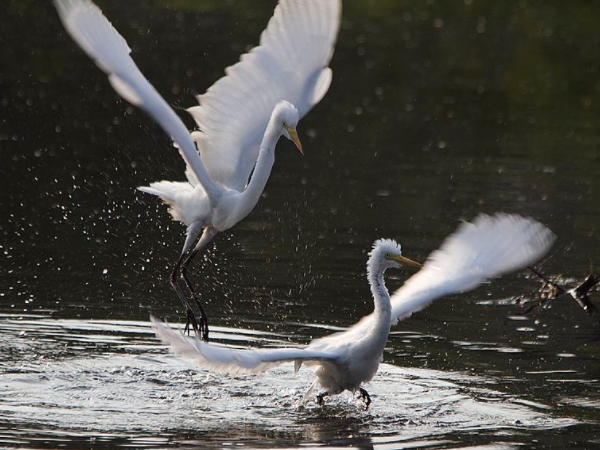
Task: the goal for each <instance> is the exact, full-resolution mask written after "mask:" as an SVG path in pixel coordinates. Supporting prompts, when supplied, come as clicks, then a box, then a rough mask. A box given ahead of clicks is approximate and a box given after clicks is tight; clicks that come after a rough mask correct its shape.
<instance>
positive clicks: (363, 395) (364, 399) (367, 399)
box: [358, 388, 371, 411]
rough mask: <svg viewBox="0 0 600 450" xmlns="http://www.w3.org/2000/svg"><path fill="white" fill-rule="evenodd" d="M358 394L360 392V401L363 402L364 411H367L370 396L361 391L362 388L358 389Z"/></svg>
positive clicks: (363, 390)
mask: <svg viewBox="0 0 600 450" xmlns="http://www.w3.org/2000/svg"><path fill="white" fill-rule="evenodd" d="M358 392H360V398H361V399H362V401H363V402H364V404H365V411H366V410H367V409H369V405H370V404H371V396H370V395H369V393H368V392H367V391H366V390H365V389H363V388H360V389H359V390H358Z"/></svg>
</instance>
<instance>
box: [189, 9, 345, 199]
mask: <svg viewBox="0 0 600 450" xmlns="http://www.w3.org/2000/svg"><path fill="white" fill-rule="evenodd" d="M340 15H341V2H340V0H281V1H280V2H279V4H278V5H277V7H276V8H275V12H274V15H273V17H272V18H271V20H270V21H269V23H268V25H267V28H266V29H265V30H264V31H263V33H262V35H261V38H260V44H259V45H258V46H257V47H255V48H254V49H252V50H251V51H250V52H249V53H247V54H245V55H243V56H242V57H241V60H240V61H239V62H238V63H237V64H235V65H233V66H231V67H229V68H227V69H226V71H225V73H226V76H225V77H223V78H221V79H220V80H218V81H217V82H216V83H215V84H214V85H212V86H211V87H210V88H209V89H208V91H207V92H206V93H205V94H204V95H201V96H199V97H198V101H199V103H200V105H199V106H195V107H192V108H190V109H189V110H188V111H189V112H190V114H191V115H192V116H193V117H194V119H195V120H196V122H197V123H198V126H199V127H200V132H195V133H194V139H195V140H196V142H197V143H198V148H199V149H200V153H201V156H202V160H203V161H204V164H205V165H206V168H207V170H208V172H209V174H210V176H211V177H212V178H213V179H214V180H218V181H220V182H221V183H223V184H225V185H227V186H229V187H232V188H234V189H237V190H242V189H243V188H244V187H245V186H246V184H247V182H248V178H249V176H250V173H251V172H252V169H253V167H254V165H255V163H256V159H257V157H258V148H259V145H260V142H261V140H262V136H263V134H264V132H265V130H266V127H267V123H268V121H269V118H270V115H271V112H272V111H273V108H274V107H275V105H276V104H277V103H278V102H280V101H282V100H287V101H288V102H290V103H292V104H293V105H294V106H296V108H298V112H299V114H300V117H303V116H304V115H305V114H306V113H308V111H309V110H310V109H311V108H312V107H313V106H314V105H315V104H316V103H318V102H319V101H320V100H321V98H323V96H324V95H325V93H326V92H327V90H328V89H329V85H330V83H331V76H332V75H331V69H329V68H328V67H327V66H328V64H329V61H330V59H331V57H332V55H333V49H334V44H335V40H336V37H337V33H338V29H339V24H340Z"/></svg>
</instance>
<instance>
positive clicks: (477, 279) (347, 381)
mask: <svg viewBox="0 0 600 450" xmlns="http://www.w3.org/2000/svg"><path fill="white" fill-rule="evenodd" d="M553 242H554V234H553V233H552V232H551V231H550V230H549V229H548V228H546V227H544V226H543V225H541V224H540V223H538V222H536V221H535V220H533V219H530V218H524V217H521V216H517V215H507V214H496V215H494V216H487V215H480V216H478V217H477V218H476V219H475V221H474V222H473V223H463V224H462V225H460V227H459V228H458V230H457V231H456V232H455V233H454V234H452V235H451V236H449V237H448V238H446V240H445V241H444V243H443V244H442V245H441V247H440V248H439V249H438V250H436V251H434V252H433V253H431V254H430V255H429V257H428V259H427V262H426V263H425V264H424V265H423V268H422V269H421V270H420V271H419V272H418V273H417V274H415V275H413V276H412V277H411V278H410V279H409V280H407V281H406V283H404V285H403V286H402V287H401V288H400V289H398V290H397V291H396V292H395V293H394V295H393V296H392V297H391V299H390V296H389V293H388V291H387V289H386V287H385V284H384V280H383V274H384V272H385V270H386V269H388V268H390V267H397V266H398V263H400V264H404V265H407V264H408V265H410V264H411V262H410V260H407V259H404V258H403V257H402V256H401V252H400V245H398V244H396V243H395V242H394V241H392V240H387V239H382V240H379V241H377V242H375V245H374V247H373V250H372V251H371V253H370V255H369V261H368V263H367V274H368V275H367V276H368V280H369V285H370V286H371V293H372V295H373V300H374V303H375V309H374V312H373V313H372V314H370V315H368V316H366V317H363V318H362V319H361V320H360V321H359V322H358V323H356V324H355V325H353V326H352V327H350V328H349V329H348V330H346V331H344V332H341V333H335V334H332V335H329V336H325V337H323V338H319V339H315V340H313V341H312V342H311V343H310V344H309V345H308V346H306V347H304V348H261V349H258V348H248V349H237V348H233V347H225V346H220V345H211V344H206V343H204V342H201V341H200V340H199V339H197V338H192V337H188V336H185V335H182V334H181V333H179V332H176V331H174V330H173V329H172V328H170V327H169V326H167V325H166V324H165V323H163V322H161V321H159V320H157V319H155V318H154V317H152V316H151V318H150V320H151V322H152V327H153V328H154V331H155V332H156V335H157V336H158V338H160V339H161V341H162V342H164V343H165V344H167V345H169V346H170V348H171V351H172V352H174V353H177V354H179V355H182V356H185V357H188V358H191V359H192V360H194V361H195V362H196V364H197V365H198V366H200V367H204V368H207V369H210V370H214V371H219V372H228V373H232V374H251V373H258V372H262V371H265V370H267V369H269V368H271V367H274V366H277V365H278V364H281V363H284V362H287V361H293V362H294V368H295V370H296V371H298V369H299V368H300V366H301V365H302V364H303V363H305V364H306V365H307V366H309V367H311V368H312V369H313V370H314V372H315V375H316V380H315V382H314V383H313V384H312V386H311V387H310V389H309V390H308V392H307V393H306V395H305V396H304V398H305V399H306V398H307V396H308V395H309V394H310V392H312V390H313V388H314V387H315V385H316V384H317V383H318V384H320V385H321V387H323V388H324V389H325V391H324V392H323V393H322V394H320V395H319V396H318V397H317V400H318V402H319V403H322V402H323V398H324V397H325V396H326V395H333V394H339V393H341V392H342V391H344V390H348V391H351V392H355V391H357V390H358V391H359V392H360V393H361V395H362V398H363V399H364V401H365V407H368V406H369V403H370V401H371V400H370V397H369V394H368V393H367V391H365V390H364V389H363V388H362V387H361V385H362V383H364V382H367V381H370V380H371V379H372V378H373V376H374V375H375V373H376V372H377V369H378V367H379V363H380V362H381V360H382V355H383V350H384V348H385V344H386V341H387V338H388V334H389V331H390V326H391V325H392V324H395V323H396V322H397V321H398V320H400V319H403V318H406V317H409V316H410V315H411V314H412V313H414V312H415V311H419V310H421V309H422V308H424V307H425V306H427V305H428V304H430V303H431V302H433V301H434V300H436V299H438V298H440V297H442V296H444V295H449V294H453V293H457V292H465V291H468V290H471V289H474V288H475V287H477V286H478V285H479V284H480V283H482V282H483V281H484V280H486V279H488V278H493V277H499V276H501V275H503V274H505V273H507V272H511V271H514V270H518V269H521V268H523V267H526V266H527V265H529V264H532V263H534V262H536V261H537V260H539V259H540V258H541V257H542V256H543V255H544V254H545V253H546V252H547V251H548V250H549V249H550V247H551V245H552V243H553ZM413 265H414V264H413Z"/></svg>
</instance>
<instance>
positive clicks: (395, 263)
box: [371, 239, 422, 269]
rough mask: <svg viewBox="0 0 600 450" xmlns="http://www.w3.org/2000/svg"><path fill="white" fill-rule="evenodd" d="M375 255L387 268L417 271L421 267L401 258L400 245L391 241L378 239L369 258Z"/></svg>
mask: <svg viewBox="0 0 600 450" xmlns="http://www.w3.org/2000/svg"><path fill="white" fill-rule="evenodd" d="M375 255H381V256H380V257H381V259H382V260H383V261H384V262H385V263H386V266H388V267H396V268H399V267H400V266H405V267H413V268H418V269H420V268H421V267H422V265H421V264H420V263H418V262H416V261H413V260H412V259H408V258H407V257H405V256H402V249H401V247H400V244H398V243H397V242H396V241H394V240H392V239H379V240H378V241H376V242H375V244H374V245H373V250H372V252H371V256H375Z"/></svg>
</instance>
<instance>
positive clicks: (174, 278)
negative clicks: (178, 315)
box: [170, 255, 199, 334]
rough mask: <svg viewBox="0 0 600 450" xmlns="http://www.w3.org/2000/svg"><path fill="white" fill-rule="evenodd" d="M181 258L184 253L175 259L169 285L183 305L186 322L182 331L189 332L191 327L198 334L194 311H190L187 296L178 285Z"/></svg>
mask: <svg viewBox="0 0 600 450" xmlns="http://www.w3.org/2000/svg"><path fill="white" fill-rule="evenodd" d="M183 259H184V255H181V257H180V258H179V260H178V261H177V264H175V268H174V269H173V271H172V272H171V277H170V282H171V286H172V287H173V289H174V290H175V292H176V293H177V296H178V297H179V299H180V300H181V303H183V307H184V308H185V313H186V323H185V328H184V330H183V332H184V333H189V332H190V331H191V330H192V329H193V330H194V333H195V334H198V332H199V331H198V321H197V320H196V316H195V315H194V311H192V308H191V307H190V304H189V303H188V301H187V298H186V296H185V294H184V293H183V291H182V289H181V286H180V285H179V281H178V274H179V269H180V267H181V264H182V263H183ZM190 325H191V328H190Z"/></svg>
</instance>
